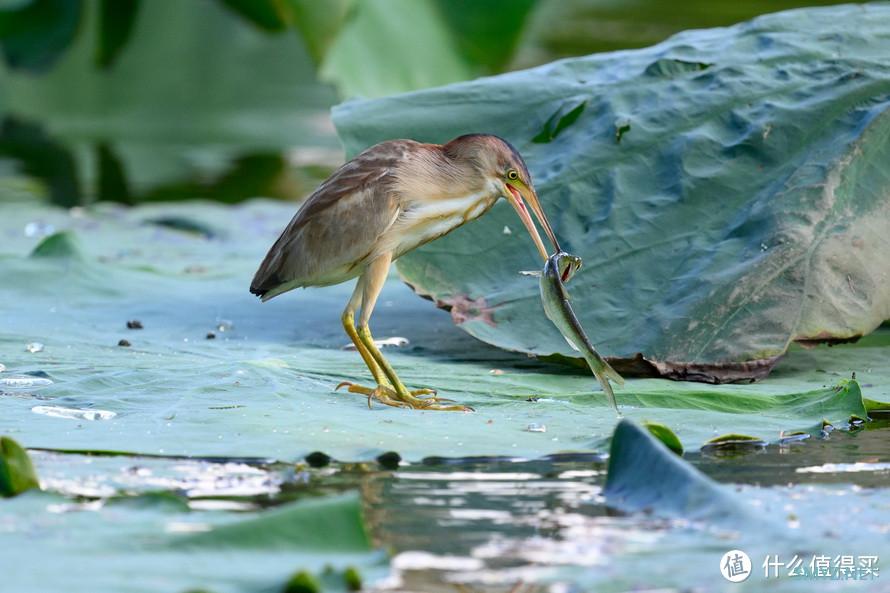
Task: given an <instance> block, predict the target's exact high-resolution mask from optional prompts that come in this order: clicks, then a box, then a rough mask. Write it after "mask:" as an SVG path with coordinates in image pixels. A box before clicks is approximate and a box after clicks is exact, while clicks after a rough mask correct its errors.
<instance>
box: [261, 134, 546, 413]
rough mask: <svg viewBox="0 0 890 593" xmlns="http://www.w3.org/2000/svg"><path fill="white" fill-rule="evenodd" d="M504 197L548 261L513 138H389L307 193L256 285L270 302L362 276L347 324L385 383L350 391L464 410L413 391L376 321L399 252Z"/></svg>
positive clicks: (415, 404) (412, 404)
mask: <svg viewBox="0 0 890 593" xmlns="http://www.w3.org/2000/svg"><path fill="white" fill-rule="evenodd" d="M500 197H505V198H507V199H508V200H509V201H510V202H511V204H512V205H513V206H514V208H515V209H516V211H517V213H519V215H520V218H521V219H522V221H523V223H524V224H525V225H526V228H527V229H528V230H529V232H530V233H531V235H532V238H533V239H534V240H535V244H536V245H537V247H538V250H539V251H540V252H541V255H542V257H543V258H544V259H545V260H546V259H547V250H546V249H545V248H544V245H543V243H542V242H541V239H540V237H539V236H538V233H537V230H536V229H535V226H534V223H533V222H532V221H531V217H530V216H529V214H528V210H527V209H526V207H525V202H527V203H528V204H529V205H530V206H531V208H532V210H533V211H534V213H535V215H536V216H537V218H538V221H539V222H540V223H541V225H542V226H543V228H544V231H545V232H546V234H547V236H548V238H549V239H550V241H551V242H552V243H553V245H554V247H555V248H556V249H557V251H558V250H559V245H558V244H557V241H556V237H555V236H554V235H553V231H552V229H551V228H550V224H549V222H548V221H547V218H546V216H545V215H544V213H543V211H542V210H541V207H540V204H539V202H538V199H537V195H536V194H535V191H534V189H533V186H532V183H531V178H530V175H529V173H528V169H527V168H526V166H525V163H524V161H523V160H522V157H521V156H520V155H519V153H517V152H516V150H515V149H514V148H513V147H512V146H511V145H510V144H509V143H507V142H506V141H505V140H502V139H501V138H498V137H496V136H491V135H484V134H472V135H468V136H461V137H459V138H455V139H454V140H452V141H451V142H449V143H447V144H443V145H439V144H422V143H420V142H415V141H413V140H390V141H387V142H382V143H380V144H377V145H375V146H372V147H371V148H369V149H367V150H365V151H364V152H363V153H361V154H360V155H358V156H357V157H355V158H354V159H352V160H351V161H349V162H347V163H345V164H344V165H343V166H342V167H340V168H339V169H338V170H337V171H335V172H334V173H333V174H332V175H331V176H330V177H329V178H328V179H327V180H326V181H325V182H324V183H322V184H321V186H319V187H318V189H317V190H315V192H313V193H312V195H310V196H309V197H308V198H307V199H306V201H305V202H304V203H303V205H302V207H301V208H300V209H299V211H298V212H297V214H296V215H295V216H294V218H293V219H292V220H291V221H290V224H288V225H287V227H286V228H285V229H284V231H283V232H282V233H281V236H280V237H279V238H278V240H277V241H276V242H275V244H274V245H272V248H271V249H270V250H269V252H268V254H266V257H265V259H264V260H263V262H262V264H261V265H260V267H259V269H258V270H257V273H256V275H255V276H254V278H253V282H251V285H250V291H251V292H252V293H253V294H255V295H258V296H259V297H261V298H262V299H263V301H266V300H268V299H270V298H273V297H275V296H277V295H279V294H281V293H283V292H286V291H288V290H292V289H294V288H299V287H305V286H328V285H331V284H339V283H340V282H344V281H346V280H349V279H351V278H355V277H359V281H358V283H357V284H356V288H355V291H354V293H353V295H352V298H351V299H350V301H349V303H348V304H347V307H346V310H345V311H344V313H343V325H344V327H345V329H346V331H347V333H348V334H349V336H350V338H351V339H352V340H353V342H354V343H355V345H356V348H357V349H358V351H359V353H360V354H361V355H362V358H363V359H364V360H365V363H366V364H367V365H368V368H369V370H370V371H371V373H372V374H373V375H374V378H375V380H376V381H377V387H376V388H374V389H369V388H364V387H360V386H357V385H352V384H348V385H349V386H350V387H349V389H350V391H353V392H357V393H363V394H366V395H369V396H374V397H376V398H377V399H378V400H380V401H382V402H383V403H386V404H389V405H396V406H405V407H417V408H425V409H465V408H463V407H462V406H449V405H443V404H442V403H441V402H442V401H445V400H441V399H439V398H436V397H418V396H420V395H428V394H430V393H431V391H430V390H418V391H416V392H410V391H408V390H407V389H406V388H405V386H404V385H403V384H402V383H401V381H400V380H399V379H398V377H397V376H396V374H395V372H394V371H393V370H392V368H391V367H390V366H389V364H388V363H387V362H386V360H385V359H384V358H383V355H382V354H381V353H380V351H379V350H378V349H377V347H376V345H375V344H374V343H373V339H372V338H371V334H370V330H369V329H368V320H369V319H370V316H371V312H372V311H373V308H374V304H375V303H376V300H377V296H378V295H379V293H380V289H381V288H382V286H383V281H384V280H385V279H386V274H387V272H388V270H389V266H390V263H391V262H392V261H393V260H395V259H397V258H398V257H399V256H401V255H403V254H405V253H407V252H408V251H411V250H412V249H414V248H416V247H418V246H420V245H423V244H424V243H427V242H429V241H432V240H433V239H436V238H438V237H440V236H442V235H444V234H446V233H448V232H449V231H451V230H453V229H455V228H457V227H458V226H460V225H462V224H464V223H465V222H468V221H470V220H473V219H475V218H478V217H479V216H481V215H482V214H484V213H485V212H487V211H488V209H489V208H491V207H492V206H493V205H494V203H495V202H496V201H497V200H498V198H500ZM359 307H361V316H360V319H359V326H358V328H357V329H356V327H355V325H354V322H353V319H354V314H355V311H356V310H357V309H358V308H359Z"/></svg>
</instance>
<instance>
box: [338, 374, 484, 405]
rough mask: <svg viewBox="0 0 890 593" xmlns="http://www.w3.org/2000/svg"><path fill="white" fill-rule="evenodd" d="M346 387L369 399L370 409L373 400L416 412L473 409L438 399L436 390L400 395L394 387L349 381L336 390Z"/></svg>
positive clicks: (414, 390) (449, 400) (423, 389)
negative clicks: (367, 385)
mask: <svg viewBox="0 0 890 593" xmlns="http://www.w3.org/2000/svg"><path fill="white" fill-rule="evenodd" d="M341 387H346V388H347V391H349V392H350V393H358V394H361V395H364V396H366V397H367V398H368V407H369V408H370V407H371V400H372V399H376V400H377V401H379V402H380V403H382V404H385V405H387V406H392V407H394V408H413V409H416V410H439V411H450V412H472V411H474V410H473V408H471V407H469V406H462V405H460V404H455V405H448V404H454V400H451V399H446V398H444V397H438V396H437V395H436V394H437V391H436V390H435V389H429V388H426V387H424V388H421V389H413V390H410V391H408V390H406V391H405V393H404V394H402V395H400V394H399V392H398V390H396V388H394V387H393V386H392V385H378V386H377V387H365V386H363V385H356V384H355V383H351V382H349V381H343V382H342V383H340V384H339V385H337V386H336V387H335V388H334V390H335V391H336V390H338V389H340V388H341ZM445 402H447V403H445Z"/></svg>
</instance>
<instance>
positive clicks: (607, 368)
mask: <svg viewBox="0 0 890 593" xmlns="http://www.w3.org/2000/svg"><path fill="white" fill-rule="evenodd" d="M600 360H602V359H600ZM601 372H602V373H603V375H605V376H606V377H608V378H609V379H611V380H612V381H615V384H616V385H618V386H619V387H624V377H622V376H621V375H619V374H618V371H616V370H615V369H613V368H612V365H610V364H609V363H608V362H606V361H605V360H603V370H602V371H601Z"/></svg>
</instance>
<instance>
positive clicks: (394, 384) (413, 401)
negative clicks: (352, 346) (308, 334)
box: [350, 254, 468, 411]
mask: <svg viewBox="0 0 890 593" xmlns="http://www.w3.org/2000/svg"><path fill="white" fill-rule="evenodd" d="M391 262H392V255H391V254H384V255H382V256H380V257H378V258H377V259H375V260H374V261H373V262H371V263H370V264H369V265H368V267H367V268H366V269H365V272H364V274H362V280H363V286H362V312H361V316H360V317H359V324H358V331H357V333H358V338H359V340H360V341H361V342H362V344H363V345H364V346H365V348H366V349H367V351H368V353H369V354H370V355H371V357H372V358H373V359H374V360H375V361H376V362H377V364H378V365H379V366H380V369H381V370H382V371H383V373H384V374H385V375H386V378H387V379H389V383H390V385H391V386H378V388H377V389H376V390H375V391H374V393H372V394H369V395H373V396H374V397H376V398H377V399H379V400H380V401H381V402H383V403H385V404H388V405H395V406H400V407H409V408H421V409H430V410H455V411H465V410H467V409H468V408H466V407H464V406H446V405H441V404H439V403H438V402H440V401H445V400H441V399H439V398H437V397H435V395H431V396H430V397H418V396H419V395H426V394H430V393H432V394H435V391H433V390H430V389H419V390H417V391H413V392H412V391H409V390H408V388H407V387H405V384H404V383H402V381H401V380H400V379H399V376H398V375H397V374H396V372H395V370H394V369H393V368H392V366H391V365H390V364H389V361H388V360H386V358H385V357H384V356H383V353H382V352H380V349H379V348H378V347H377V345H376V344H375V343H374V338H373V336H371V329H370V327H369V326H368V321H369V320H370V318H371V313H372V312H373V311H374V306H375V305H376V304H377V297H378V296H379V295H380V291H381V289H382V288H383V283H384V282H385V281H386V275H387V273H388V272H389V265H390V263H391ZM350 390H352V388H350Z"/></svg>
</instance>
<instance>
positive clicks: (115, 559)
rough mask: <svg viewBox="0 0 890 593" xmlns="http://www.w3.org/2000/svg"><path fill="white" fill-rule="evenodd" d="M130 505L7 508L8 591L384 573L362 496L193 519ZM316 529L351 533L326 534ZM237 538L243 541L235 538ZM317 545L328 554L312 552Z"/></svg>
mask: <svg viewBox="0 0 890 593" xmlns="http://www.w3.org/2000/svg"><path fill="white" fill-rule="evenodd" d="M134 502H135V501H131V502H130V503H127V504H120V503H118V504H112V503H110V502H106V503H105V504H104V505H103V504H102V502H101V501H100V502H98V503H85V504H84V505H83V507H81V508H79V505H78V503H76V502H72V501H71V500H70V499H66V498H63V497H61V496H59V495H57V494H50V493H39V492H37V493H28V494H24V495H22V496H19V497H17V498H14V499H10V500H7V501H4V502H3V504H2V505H0V520H2V521H3V525H4V529H3V530H2V533H0V543H2V544H3V549H4V552H3V558H2V560H0V566H3V590H4V591H28V592H29V593H54V592H57V591H70V592H72V593H79V592H84V593H87V592H89V593H94V592H97V591H109V592H111V591H171V592H174V593H177V592H184V591H186V590H202V591H213V592H215V593H235V592H243V591H281V590H283V589H284V584H285V582H287V580H288V578H289V577H290V576H291V575H292V574H293V573H295V572H296V571H298V570H306V571H309V572H310V573H314V574H319V573H322V572H323V571H324V570H325V569H327V567H331V568H333V569H335V570H337V571H340V572H341V574H342V571H343V570H344V569H345V568H347V567H350V566H352V567H356V568H358V569H359V570H360V572H361V573H362V574H363V575H364V576H366V578H368V580H378V579H380V578H381V577H382V576H384V575H385V574H386V572H387V566H386V562H385V557H384V555H383V554H381V553H380V552H374V551H372V550H371V548H370V546H369V545H368V544H367V540H366V539H364V536H363V533H362V532H361V529H363V528H362V526H361V525H354V522H355V521H356V520H357V518H358V517H360V515H359V507H360V501H359V498H358V496H356V495H345V496H333V497H330V498H323V499H315V500H308V501H304V502H296V503H290V504H288V505H285V506H283V507H280V508H278V509H275V510H271V511H262V510H257V511H247V512H245V511H241V512H236V511H232V510H217V511H211V510H205V511H201V512H189V511H188V509H186V510H184V511H183V510H178V509H176V508H175V507H171V506H170V505H165V504H163V501H162V499H161V498H156V499H155V500H147V499H143V500H142V503H141V504H140V505H137V504H135V503H134ZM78 511H80V512H78ZM273 518H274V519H275V520H276V524H275V526H274V529H273V530H272V535H271V536H270V534H269V531H268V530H269V524H268V520H271V519H273ZM319 522H328V524H330V525H332V526H334V527H335V529H339V528H342V527H344V526H349V528H348V529H345V530H343V531H342V532H339V533H338V532H336V531H333V530H329V531H327V532H325V531H324V530H321V529H318V523H319ZM307 528H309V529H312V531H308V532H307V531H304V530H306V529H307ZM288 532H289V533H290V535H291V537H288ZM235 535H238V536H239V539H238V540H237V541H236V540H232V539H231V538H232V537H233V536H235ZM359 535H361V537H359ZM313 538H314V539H315V540H316V541H319V542H321V543H322V544H323V545H321V546H320V547H318V548H315V547H314V546H313V541H312V540H313ZM38 558H52V561H53V570H41V569H40V567H39V564H38V563H37V562H36V559H38ZM35 572H37V573H38V574H35ZM339 581H340V586H339V587H337V588H325V591H328V590H331V591H345V590H346V586H345V581H343V579H342V578H341V579H339ZM333 584H335V585H336V580H335V581H334V583H333Z"/></svg>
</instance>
